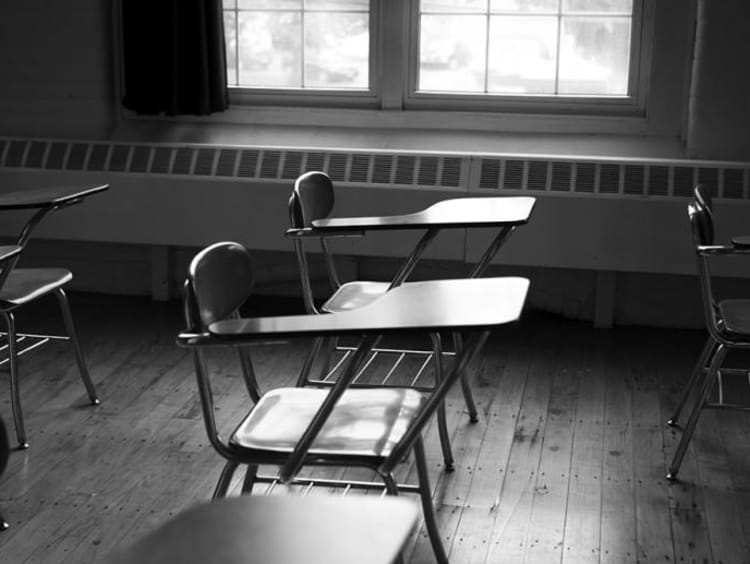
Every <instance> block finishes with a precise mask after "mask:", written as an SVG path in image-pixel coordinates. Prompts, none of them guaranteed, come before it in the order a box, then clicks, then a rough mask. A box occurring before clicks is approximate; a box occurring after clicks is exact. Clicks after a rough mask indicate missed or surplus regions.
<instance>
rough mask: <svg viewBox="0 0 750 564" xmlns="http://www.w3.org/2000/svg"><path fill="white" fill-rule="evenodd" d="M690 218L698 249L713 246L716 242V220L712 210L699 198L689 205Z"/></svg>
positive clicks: (694, 240)
mask: <svg viewBox="0 0 750 564" xmlns="http://www.w3.org/2000/svg"><path fill="white" fill-rule="evenodd" d="M688 216H689V217H690V224H691V225H692V227H693V242H694V243H695V245H696V247H698V246H702V245H713V244H714V241H715V238H716V236H715V230H714V218H713V214H712V213H711V208H710V207H708V206H707V205H706V204H705V203H703V200H699V199H698V198H697V197H696V198H695V199H694V200H693V202H692V203H691V204H690V205H688Z"/></svg>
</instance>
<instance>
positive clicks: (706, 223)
mask: <svg viewBox="0 0 750 564" xmlns="http://www.w3.org/2000/svg"><path fill="white" fill-rule="evenodd" d="M688 217H689V218H690V226H691V228H692V231H693V243H694V245H695V258H696V261H697V263H698V280H699V282H700V286H701V293H702V294H703V310H704V314H705V317H706V323H707V326H708V327H707V328H708V330H709V332H713V331H714V329H715V328H716V327H717V324H718V322H719V313H718V311H717V307H718V305H717V303H716V299H715V298H714V295H713V288H712V285H711V269H710V267H709V263H708V257H707V256H706V255H705V254H703V253H701V252H700V247H704V246H709V245H713V244H714V224H713V218H712V217H711V211H710V210H709V208H708V207H706V206H705V205H704V204H702V203H701V202H700V201H699V200H698V199H697V198H696V199H695V200H694V201H693V202H692V203H690V204H688Z"/></svg>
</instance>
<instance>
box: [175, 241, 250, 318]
mask: <svg viewBox="0 0 750 564" xmlns="http://www.w3.org/2000/svg"><path fill="white" fill-rule="evenodd" d="M254 282H255V277H254V274H253V264H252V260H251V258H250V254H249V253H248V251H247V249H245V247H243V246H242V245H240V244H239V243H232V242H222V243H215V244H213V245H210V246H209V247H206V248H205V249H203V250H202V251H200V252H199V253H198V254H197V255H195V257H194V258H193V260H192V261H191V263H190V267H189V268H188V276H187V280H186V281H185V296H184V298H185V322H186V323H187V324H188V326H189V327H192V328H193V329H195V330H199V331H205V330H206V328H207V327H208V326H209V325H210V324H211V323H213V322H214V321H219V320H221V319H226V318H228V317H231V316H233V315H235V314H236V312H237V310H238V309H239V308H240V306H242V304H244V303H245V302H246V301H247V299H248V297H249V296H250V292H251V290H252V287H253V283H254Z"/></svg>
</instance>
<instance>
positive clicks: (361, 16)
mask: <svg viewBox="0 0 750 564" xmlns="http://www.w3.org/2000/svg"><path fill="white" fill-rule="evenodd" d="M369 4H370V3H369V0H304V1H303V0H224V23H225V33H226V44H227V71H228V80H229V85H230V86H237V87H256V88H282V89H283V88H287V89H297V90H313V89H344V90H346V89H360V90H367V89H368V88H369V85H370V80H371V78H370V74H369V67H370V5H369Z"/></svg>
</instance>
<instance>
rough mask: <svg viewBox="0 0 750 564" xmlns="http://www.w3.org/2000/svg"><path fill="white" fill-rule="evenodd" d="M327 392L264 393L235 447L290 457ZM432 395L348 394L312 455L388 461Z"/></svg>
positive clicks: (402, 391) (387, 390)
mask: <svg viewBox="0 0 750 564" xmlns="http://www.w3.org/2000/svg"><path fill="white" fill-rule="evenodd" d="M328 392H329V391H328V390H323V389H319V388H277V389H275V390H272V391H270V392H268V393H266V394H265V395H263V396H262V397H261V399H260V401H259V402H258V404H257V405H256V406H255V407H254V408H253V410H252V411H251V412H250V413H249V414H248V416H247V417H246V418H245V419H244V420H243V421H242V423H240V425H239V426H238V427H237V429H236V430H235V431H234V433H233V434H232V436H231V437H230V439H229V444H230V445H231V446H232V447H234V448H239V449H243V450H244V449H250V450H253V451H266V452H269V453H274V454H275V453H285V454H288V453H291V452H292V451H293V450H294V447H295V445H296V444H297V443H298V442H299V439H300V437H301V436H302V434H303V433H304V431H305V429H306V428H307V426H308V425H309V424H310V421H311V420H312V418H313V416H314V415H315V413H316V412H317V411H318V409H319V408H320V405H321V404H322V403H323V400H324V399H325V397H326V396H327V395H328ZM426 399H427V395H426V394H423V393H421V392H418V391H416V390H413V389H408V388H398V389H393V388H368V389H350V390H347V391H345V392H344V394H343V395H342V396H341V398H340V399H339V401H338V402H337V403H336V407H335V408H334V410H333V413H331V415H330V417H329V418H328V420H327V421H326V423H325V425H323V428H322V429H321V431H320V433H319V435H318V436H317V438H316V439H315V441H314V442H313V444H312V447H311V448H310V449H309V451H308V453H309V454H310V455H312V456H316V455H324V456H328V457H330V456H336V455H339V454H340V455H342V456H347V457H350V456H357V457H360V456H363V457H371V456H372V457H385V456H388V455H389V454H390V452H391V449H392V448H393V446H394V445H395V444H396V443H397V442H398V441H399V439H400V438H401V437H402V436H403V433H404V432H405V431H406V429H408V428H409V426H410V424H411V421H412V419H413V418H414V417H415V416H416V414H417V413H418V411H419V409H420V408H421V406H422V404H423V403H424V402H425V401H426Z"/></svg>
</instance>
